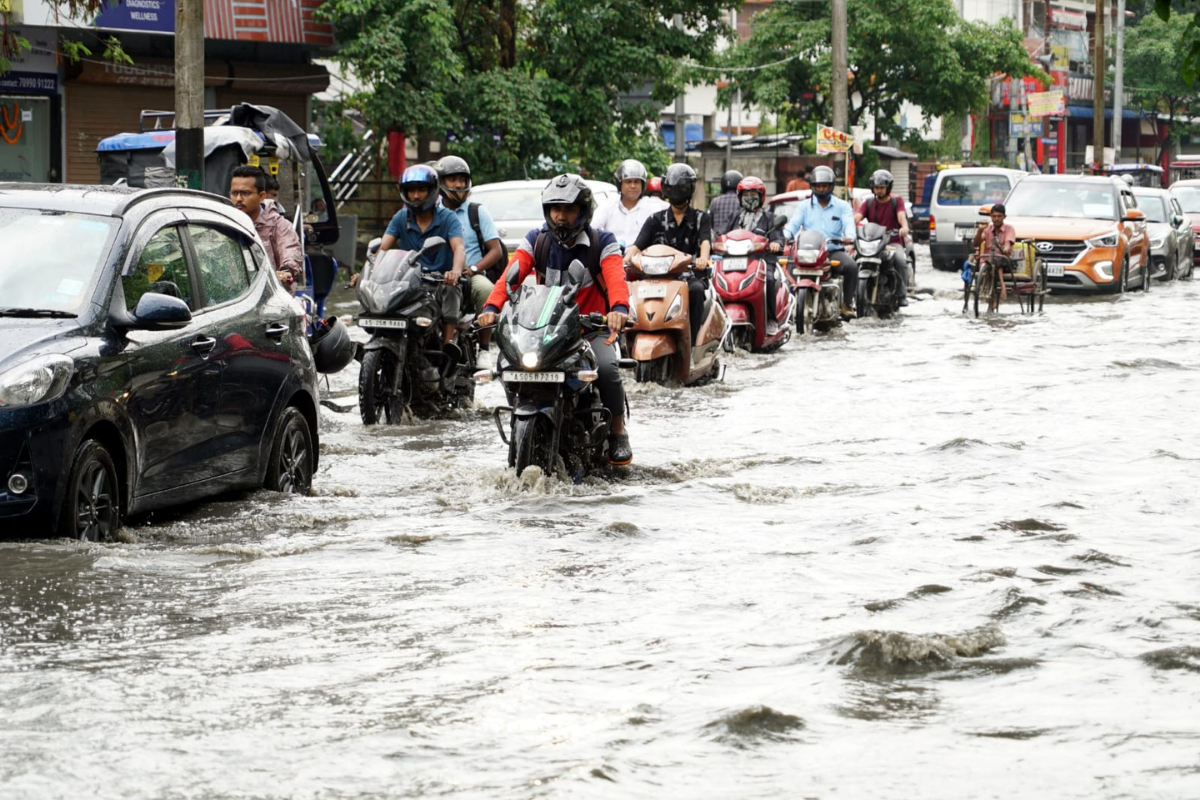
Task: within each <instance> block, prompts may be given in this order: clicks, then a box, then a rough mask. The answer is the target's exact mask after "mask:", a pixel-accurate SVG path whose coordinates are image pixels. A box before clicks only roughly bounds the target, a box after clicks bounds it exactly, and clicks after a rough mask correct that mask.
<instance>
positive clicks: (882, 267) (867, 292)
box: [855, 222, 900, 319]
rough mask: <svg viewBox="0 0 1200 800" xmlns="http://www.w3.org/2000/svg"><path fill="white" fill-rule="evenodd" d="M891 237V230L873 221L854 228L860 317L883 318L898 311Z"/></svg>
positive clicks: (898, 303) (897, 282)
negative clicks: (856, 231)
mask: <svg viewBox="0 0 1200 800" xmlns="http://www.w3.org/2000/svg"><path fill="white" fill-rule="evenodd" d="M891 236H892V232H891V231H889V230H888V229H887V228H885V227H883V226H882V225H878V224H876V223H874V222H866V223H863V224H862V225H861V226H859V228H858V239H857V241H856V243H855V257H856V259H857V261H858V295H857V298H856V299H857V302H858V315H859V316H860V317H870V316H876V317H879V318H880V319H887V318H888V317H890V316H891V315H892V314H895V313H896V311H898V310H899V308H900V297H899V295H898V294H897V288H898V287H899V280H898V278H897V276H896V272H895V269H894V266H893V265H894V264H895V260H894V259H893V258H892V250H893V249H895V248H894V247H893V246H892V245H889V244H888V239H890V238H891Z"/></svg>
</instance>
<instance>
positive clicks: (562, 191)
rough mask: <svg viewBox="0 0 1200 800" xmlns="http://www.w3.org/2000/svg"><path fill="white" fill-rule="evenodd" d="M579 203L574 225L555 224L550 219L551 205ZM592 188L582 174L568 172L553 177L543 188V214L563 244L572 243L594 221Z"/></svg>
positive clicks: (547, 227)
mask: <svg viewBox="0 0 1200 800" xmlns="http://www.w3.org/2000/svg"><path fill="white" fill-rule="evenodd" d="M558 205H577V206H579V216H578V217H576V218H575V224H574V225H555V224H554V220H552V219H550V206H558ZM592 205H593V203H592V189H591V187H590V186H588V185H587V181H585V180H584V179H583V178H581V177H580V176H578V175H576V174H575V173H573V172H567V173H564V174H562V175H559V176H557V177H555V178H551V179H550V182H549V183H547V184H546V188H545V189H543V190H542V216H543V217H545V219H546V229H547V230H548V231H550V233H552V234H553V235H554V238H555V239H557V240H558V241H559V242H561V243H562V244H570V243H571V242H573V241H575V239H576V238H577V237H578V236H579V234H581V233H583V232H584V231H585V230H587V226H588V224H589V223H590V222H591V221H592Z"/></svg>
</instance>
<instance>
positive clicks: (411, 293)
mask: <svg viewBox="0 0 1200 800" xmlns="http://www.w3.org/2000/svg"><path fill="white" fill-rule="evenodd" d="M378 242H379V240H378V239H376V240H374V241H372V242H371V246H370V247H369V248H368V257H367V263H366V265H365V266H364V267H363V272H362V277H361V279H360V280H359V283H358V288H357V297H358V302H359V305H360V306H362V311H361V312H360V313H359V316H358V326H359V327H360V328H362V329H363V330H366V331H368V332H370V333H371V339H370V341H368V342H367V343H366V344H365V345H364V346H363V348H362V352H363V357H362V366H361V367H360V369H359V373H358V406H359V412H360V414H361V415H362V421H363V424H364V425H374V424H376V423H377V422H387V423H391V424H395V423H398V422H399V421H400V419H401V417H402V416H403V414H404V411H405V409H410V410H413V411H421V412H429V413H434V414H436V413H442V412H445V411H448V410H450V409H453V408H460V407H463V406H466V405H469V404H470V403H471V401H472V400H473V399H474V397H475V383H474V381H472V380H471V374H472V373H473V372H474V371H475V358H476V355H477V353H478V347H477V342H476V335H475V332H474V331H473V330H471V323H472V322H473V321H474V315H468V316H465V317H463V318H461V319H460V320H459V321H458V334H457V335H456V337H455V340H454V341H453V342H451V343H450V344H447V345H445V346H443V345H442V323H441V304H440V303H439V302H438V295H437V287H438V285H439V284H442V282H443V276H442V274H441V273H439V272H431V271H428V270H426V269H424V268H423V266H422V264H421V257H422V256H424V255H425V254H426V253H429V252H430V251H432V250H433V249H435V248H437V247H443V246H445V244H446V241H445V239H442V238H441V237H440V236H433V237H430V238H429V239H428V240H426V242H425V245H424V246H423V247H422V248H421V249H420V250H389V251H388V252H386V253H383V254H382V255H380V254H379V253H378V247H379V245H378ZM447 291H458V287H447Z"/></svg>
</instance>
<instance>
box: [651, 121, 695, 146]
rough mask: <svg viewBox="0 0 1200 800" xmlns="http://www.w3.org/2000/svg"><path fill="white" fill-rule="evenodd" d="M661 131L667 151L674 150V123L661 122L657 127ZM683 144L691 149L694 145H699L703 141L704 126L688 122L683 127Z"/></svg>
mask: <svg viewBox="0 0 1200 800" xmlns="http://www.w3.org/2000/svg"><path fill="white" fill-rule="evenodd" d="M659 127H660V128H661V130H662V138H663V143H664V144H666V146H667V150H674V149H675V123H674V122H663V123H661V124H660V126H659ZM683 136H684V139H683V143H684V145H685V146H686V147H689V148H690V147H691V146H692V145H694V144H699V143H700V142H701V141H703V140H704V126H703V125H701V124H700V123H699V122H688V123H685V124H684V126H683Z"/></svg>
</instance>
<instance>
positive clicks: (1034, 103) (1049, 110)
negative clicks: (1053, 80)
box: [1027, 91, 1067, 117]
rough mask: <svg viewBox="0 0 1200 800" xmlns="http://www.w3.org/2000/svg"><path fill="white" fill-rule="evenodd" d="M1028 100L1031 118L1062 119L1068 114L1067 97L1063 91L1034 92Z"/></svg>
mask: <svg viewBox="0 0 1200 800" xmlns="http://www.w3.org/2000/svg"><path fill="white" fill-rule="evenodd" d="M1027 99H1028V102H1029V116H1031V117H1061V116H1063V115H1064V114H1066V113H1067V96H1066V94H1064V93H1063V92H1062V91H1053V92H1034V93H1033V94H1030V95H1029V97H1028V98H1027Z"/></svg>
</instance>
